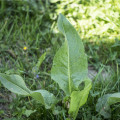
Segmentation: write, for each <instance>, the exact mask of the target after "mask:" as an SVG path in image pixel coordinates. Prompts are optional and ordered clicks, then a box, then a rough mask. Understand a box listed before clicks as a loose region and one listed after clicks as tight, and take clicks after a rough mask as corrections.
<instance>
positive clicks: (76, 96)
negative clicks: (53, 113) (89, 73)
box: [69, 79, 92, 119]
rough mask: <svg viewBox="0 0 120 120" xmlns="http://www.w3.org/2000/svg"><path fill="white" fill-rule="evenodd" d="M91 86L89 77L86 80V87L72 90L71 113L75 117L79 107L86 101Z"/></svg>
mask: <svg viewBox="0 0 120 120" xmlns="http://www.w3.org/2000/svg"><path fill="white" fill-rule="evenodd" d="M91 87H92V83H91V80H90V79H87V80H85V88H84V89H83V90H81V91H73V92H72V94H71V102H70V109H69V113H70V114H71V115H72V116H73V118H74V119H75V118H76V116H77V113H78V110H79V108H80V107H81V106H83V105H84V104H85V103H86V101H87V98H88V94H89V91H90V89H91Z"/></svg>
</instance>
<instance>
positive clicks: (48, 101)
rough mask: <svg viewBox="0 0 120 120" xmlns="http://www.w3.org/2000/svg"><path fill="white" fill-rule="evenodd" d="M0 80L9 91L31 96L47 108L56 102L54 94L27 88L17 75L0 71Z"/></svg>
mask: <svg viewBox="0 0 120 120" xmlns="http://www.w3.org/2000/svg"><path fill="white" fill-rule="evenodd" d="M0 81H1V83H2V84H3V85H4V86H5V87H6V88H7V89H8V90H10V91H11V92H13V93H16V94H20V95H25V96H31V97H33V98H34V99H36V100H37V101H39V102H40V103H41V104H43V105H45V107H46V108H47V109H49V108H51V107H52V106H53V105H54V104H55V103H56V102H57V100H56V98H55V96H54V95H53V94H52V93H49V92H48V91H46V90H36V91H31V90H29V89H28V88H27V86H26V85H25V82H24V80H23V79H22V77H20V76H19V75H6V74H3V73H0Z"/></svg>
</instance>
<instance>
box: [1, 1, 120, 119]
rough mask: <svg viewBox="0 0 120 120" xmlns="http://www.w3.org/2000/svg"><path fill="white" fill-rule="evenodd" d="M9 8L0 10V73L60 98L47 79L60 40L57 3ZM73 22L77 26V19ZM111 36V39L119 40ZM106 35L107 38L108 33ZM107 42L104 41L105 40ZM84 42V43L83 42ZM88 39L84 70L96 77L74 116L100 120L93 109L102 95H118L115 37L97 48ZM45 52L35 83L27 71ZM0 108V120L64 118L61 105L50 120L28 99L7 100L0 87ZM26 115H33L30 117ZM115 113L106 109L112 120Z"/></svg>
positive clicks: (47, 112) (116, 107) (114, 109)
mask: <svg viewBox="0 0 120 120" xmlns="http://www.w3.org/2000/svg"><path fill="white" fill-rule="evenodd" d="M12 2H13V3H14V5H13V9H11V11H9V12H6V11H7V10H8V8H9V9H10V8H12V7H11V6H10V5H11V3H9V4H8V2H5V3H2V4H1V9H2V12H1V13H0V14H1V16H3V18H0V19H1V22H0V28H1V30H0V72H2V73H3V72H6V73H7V74H13V73H15V74H19V75H21V76H23V77H24V79H25V82H26V83H27V85H28V86H30V88H31V89H32V90H35V89H37V88H42V89H47V90H49V91H51V92H52V93H54V94H55V95H59V96H63V93H62V92H61V91H59V88H58V85H57V84H56V83H54V82H53V81H52V80H51V78H50V69H51V66H52V62H51V61H52V59H53V56H54V54H55V52H56V51H57V49H58V48H59V47H60V45H61V43H62V41H63V40H64V39H63V36H61V34H59V33H58V31H57V30H56V19H57V18H56V16H57V13H56V12H55V11H54V9H57V8H56V4H57V3H49V2H47V1H46V2H42V7H40V8H38V7H37V8H32V7H30V5H28V6H29V9H27V8H26V7H23V8H26V9H25V10H24V9H22V5H23V4H24V3H22V5H21V4H18V2H14V1H12ZM3 4H4V5H3ZM16 4H17V5H16ZM26 4H27V3H26ZM62 4H63V3H62ZM84 4H85V3H84ZM84 4H82V5H84ZM91 4H92V3H91ZM58 5H59V4H58ZM86 5H87V4H86ZM94 5H96V4H94ZM16 6H17V7H16ZM34 6H35V3H34ZM53 6H54V7H53ZM19 7H20V9H19ZM39 10H40V11H41V12H40V11H39ZM62 10H63V9H62ZM36 11H37V12H36ZM58 11H59V7H58ZM68 11H69V10H68ZM34 13H35V14H34ZM69 13H71V15H72V13H73V12H70V11H69ZM64 14H66V16H67V14H68V13H67V12H65V13H64ZM53 16H55V18H53ZM75 19H76V20H78V18H75ZM78 30H79V29H78ZM116 31H117V30H116ZM116 31H114V33H116V34H119V32H118V33H117V32H116ZM108 33H109V34H110V32H108ZM106 34H107V33H106ZM104 35H105V34H104ZM93 37H94V36H93ZM94 38H95V39H99V38H100V39H102V38H101V37H99V36H97V37H96V35H95V37H94ZM106 38H108V37H107V36H106ZM106 38H105V39H106ZM84 39H86V37H83V40H84ZM87 39H88V40H89V41H90V42H89V41H86V40H85V41H84V45H85V49H86V53H87V55H88V61H89V65H90V66H92V67H94V69H95V70H96V71H97V72H98V74H97V75H96V76H95V77H94V79H93V87H92V89H91V91H90V94H89V97H88V102H87V103H86V104H85V105H84V106H83V107H82V108H81V109H80V110H79V114H78V117H77V119H78V120H79V119H81V120H90V119H91V120H104V117H103V116H101V115H100V114H99V113H98V112H96V108H95V107H96V103H97V100H98V98H99V97H101V96H103V95H104V94H107V93H114V92H119V91H120V88H119V87H120V72H119V71H120V70H119V65H120V58H119V45H120V42H119V37H118V38H116V37H114V39H115V42H114V43H108V42H106V43H103V42H99V44H98V43H94V42H93V41H92V42H91V39H92V38H90V36H89V38H87ZM24 47H27V49H26V50H24ZM44 52H47V56H46V58H45V60H44V61H43V63H42V66H41V67H40V70H39V72H38V74H39V78H36V76H34V75H33V74H32V68H33V67H34V66H35V64H36V63H37V61H38V59H39V57H40V56H41V55H42V54H43V53H44ZM105 71H107V72H108V74H109V76H108V77H107V78H106V79H104V78H103V77H102V73H103V72H105ZM24 100H26V102H24ZM0 106H1V110H0V118H1V119H5V120H18V119H23V120H24V119H27V120H34V119H35V120H41V119H42V120H56V119H57V120H63V119H66V117H67V113H66V110H65V109H64V106H63V105H62V104H61V103H60V104H59V107H57V108H56V111H54V114H53V113H52V111H51V110H46V109H45V108H44V107H43V106H41V105H40V104H38V103H35V101H33V100H32V99H31V98H24V97H22V96H18V95H14V94H11V93H10V92H8V91H7V90H6V89H4V88H3V86H2V85H1V84H0ZM3 106H4V107H3ZM29 110H32V112H33V113H32V112H31V111H29ZM119 111H120V104H115V105H112V106H111V112H112V117H111V119H112V120H119V119H120V115H119ZM30 112H31V114H30Z"/></svg>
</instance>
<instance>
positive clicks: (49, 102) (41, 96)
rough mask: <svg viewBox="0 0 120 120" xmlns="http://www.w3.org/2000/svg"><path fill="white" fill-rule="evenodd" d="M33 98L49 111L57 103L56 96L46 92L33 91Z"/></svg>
mask: <svg viewBox="0 0 120 120" xmlns="http://www.w3.org/2000/svg"><path fill="white" fill-rule="evenodd" d="M31 97H33V98H34V99H36V100H38V101H40V102H41V103H42V104H43V105H45V107H46V108H47V109H49V108H51V107H52V106H53V105H55V103H56V102H57V99H56V98H55V96H54V95H53V94H52V93H49V92H48V91H46V90H36V91H33V92H31Z"/></svg>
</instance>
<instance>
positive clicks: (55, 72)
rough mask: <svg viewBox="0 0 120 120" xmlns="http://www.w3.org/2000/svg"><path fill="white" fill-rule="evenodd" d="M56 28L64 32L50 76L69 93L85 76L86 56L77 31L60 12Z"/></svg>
mask: <svg viewBox="0 0 120 120" xmlns="http://www.w3.org/2000/svg"><path fill="white" fill-rule="evenodd" d="M58 29H59V30H60V31H61V32H62V33H63V34H64V36H65V42H64V43H63V45H62V46H61V48H60V49H59V50H58V52H57V53H56V55H55V57H54V60H53V66H52V70H51V78H52V79H53V80H54V81H56V82H57V83H58V84H59V86H60V88H61V89H62V90H63V91H64V92H65V93H66V94H67V95H70V94H71V93H72V91H73V90H75V89H77V88H78V86H79V84H80V83H81V82H82V81H83V80H84V79H85V78H86V76H87V72H88V71H87V57H86V54H85V52H84V46H83V43H82V41H81V39H80V37H79V35H78V33H77V32H76V30H75V28H74V27H73V26H72V25H71V24H70V22H69V21H68V20H67V19H66V18H65V17H64V16H63V15H62V14H60V15H59V18H58Z"/></svg>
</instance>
